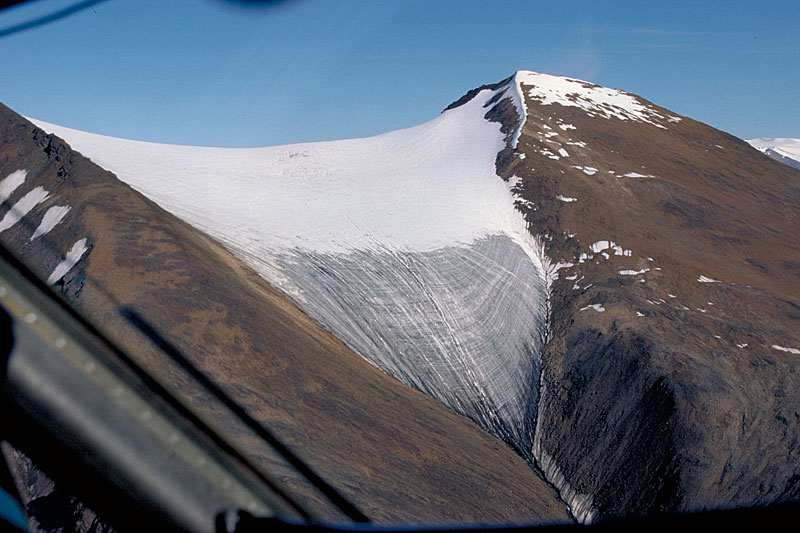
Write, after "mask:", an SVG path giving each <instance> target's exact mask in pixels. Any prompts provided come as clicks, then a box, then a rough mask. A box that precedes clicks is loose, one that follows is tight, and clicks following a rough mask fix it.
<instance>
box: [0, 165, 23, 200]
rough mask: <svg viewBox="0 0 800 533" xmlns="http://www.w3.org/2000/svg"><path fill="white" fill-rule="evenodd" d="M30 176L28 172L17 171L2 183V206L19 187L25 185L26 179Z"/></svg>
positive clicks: (0, 190)
mask: <svg viewBox="0 0 800 533" xmlns="http://www.w3.org/2000/svg"><path fill="white" fill-rule="evenodd" d="M27 175H28V171H27V170H15V171H14V172H12V173H11V174H9V175H8V176H6V177H5V178H3V181H0V204H2V203H3V202H5V201H6V200H8V199H9V198H10V197H11V195H12V194H13V193H14V191H15V190H17V187H19V186H20V185H22V184H23V183H25V177H26V176H27Z"/></svg>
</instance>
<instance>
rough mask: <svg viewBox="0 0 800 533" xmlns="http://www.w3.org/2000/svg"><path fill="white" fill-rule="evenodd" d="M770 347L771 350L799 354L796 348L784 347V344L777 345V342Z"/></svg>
mask: <svg viewBox="0 0 800 533" xmlns="http://www.w3.org/2000/svg"><path fill="white" fill-rule="evenodd" d="M772 349H773V350H780V351H782V352H789V353H792V354H794V355H800V350H798V349H797V348H786V347H785V346H778V345H777V344H773V345H772Z"/></svg>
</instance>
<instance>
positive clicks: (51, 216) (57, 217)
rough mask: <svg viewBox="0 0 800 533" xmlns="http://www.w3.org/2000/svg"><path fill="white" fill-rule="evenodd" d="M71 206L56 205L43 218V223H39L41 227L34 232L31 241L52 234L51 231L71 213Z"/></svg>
mask: <svg viewBox="0 0 800 533" xmlns="http://www.w3.org/2000/svg"><path fill="white" fill-rule="evenodd" d="M69 210H70V206H68V205H54V206H53V207H51V208H50V209H48V210H47V212H46V213H45V214H44V217H42V221H41V223H39V227H38V228H36V231H34V232H33V235H32V236H31V240H34V239H35V238H36V237H41V236H42V235H46V234H48V233H50V230H52V229H53V228H55V227H56V226H57V225H58V223H59V222H61V220H62V219H63V218H64V216H65V215H66V214H67V213H69Z"/></svg>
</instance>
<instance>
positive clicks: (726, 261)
mask: <svg viewBox="0 0 800 533" xmlns="http://www.w3.org/2000/svg"><path fill="white" fill-rule="evenodd" d="M514 81H515V82H516V83H515V87H512V88H517V89H518V90H519V94H518V95H516V96H515V97H516V98H518V97H519V96H520V95H521V96H523V97H524V104H525V113H526V119H525V123H524V125H523V127H522V129H521V132H520V134H519V138H518V144H517V146H516V149H515V151H514V154H513V155H510V156H509V157H508V158H506V159H505V160H504V161H502V162H501V165H500V167H501V168H500V172H501V174H503V175H504V176H505V177H506V178H507V179H509V180H512V181H513V182H514V184H515V191H516V192H517V193H518V195H519V206H520V209H522V210H523V211H524V213H525V216H526V219H527V221H528V223H529V225H530V227H531V228H532V229H535V231H537V232H541V233H542V234H544V235H546V236H547V240H546V243H547V253H548V254H549V255H550V257H551V258H552V259H553V260H554V261H555V262H557V263H558V266H559V267H560V268H559V270H558V279H557V280H556V281H555V282H554V283H553V285H552V292H551V309H552V316H551V325H552V334H551V337H550V340H549V342H548V343H547V345H546V346H545V349H544V352H543V354H542V361H543V367H542V374H541V375H542V379H541V384H540V398H541V399H540V403H539V408H538V419H537V428H536V440H535V443H534V455H535V456H536V457H537V460H538V461H539V464H540V465H541V466H542V468H543V469H544V470H545V471H546V472H547V475H548V478H549V479H551V480H552V481H553V482H554V483H555V484H556V485H557V486H559V488H560V489H561V493H562V495H563V496H564V497H565V499H566V500H567V501H568V502H569V503H570V505H571V508H572V510H573V513H574V514H575V515H576V516H578V517H579V518H582V519H587V520H589V519H591V518H593V517H594V518H596V517H603V516H612V515H619V514H629V513H644V512H654V511H667V510H689V509H703V508H712V507H728V506H740V505H753V504H767V503H770V502H775V501H781V500H784V499H794V498H797V497H798V489H800V486H799V485H798V480H800V476H799V474H800V450H799V449H798V436H799V433H800V425H799V424H798V422H799V421H800V402H798V394H797V392H798V390H800V389H799V388H798V387H799V386H800V383H798V368H799V367H800V350H798V349H800V336H799V335H798V331H800V327H798V326H800V307H798V306H799V305H800V296H798V295H800V293H798V291H797V287H798V286H800V241H799V240H798V238H797V235H796V228H797V227H798V223H799V222H800V210H799V209H798V205H800V203H798V200H800V173H799V172H797V171H796V170H793V169H791V168H789V167H786V166H784V165H780V164H778V163H776V162H775V161H773V160H771V159H769V158H767V157H764V156H763V155H761V154H760V153H758V152H757V151H756V150H754V149H752V148H751V147H749V146H748V145H747V144H746V143H745V142H743V141H741V140H739V139H736V138H734V137H732V136H730V135H727V134H725V133H724V132H721V131H718V130H715V129H713V128H710V127H708V126H705V125H703V124H700V123H698V122H695V121H693V120H691V119H689V118H687V117H678V116H675V115H674V114H673V113H671V112H669V111H667V110H665V109H662V108H659V107H657V106H655V105H653V104H651V103H649V102H647V101H645V100H643V99H641V98H639V97H635V96H633V95H629V94H627V93H622V92H619V91H613V90H609V89H605V88H601V87H597V86H595V85H592V84H588V83H584V82H580V81H577V80H566V79H563V78H561V79H558V80H553V79H551V78H550V77H546V76H541V75H536V74H532V73H524V72H522V73H518V74H517V75H516V77H515V79H514ZM554 87H555V88H554Z"/></svg>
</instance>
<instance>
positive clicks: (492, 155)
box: [0, 71, 800, 522]
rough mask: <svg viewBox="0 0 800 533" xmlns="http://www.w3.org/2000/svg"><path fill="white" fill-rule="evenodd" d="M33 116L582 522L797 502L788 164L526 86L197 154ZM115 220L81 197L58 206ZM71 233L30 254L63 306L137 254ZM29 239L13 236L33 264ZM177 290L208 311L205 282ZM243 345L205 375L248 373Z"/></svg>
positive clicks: (324, 397)
mask: <svg viewBox="0 0 800 533" xmlns="http://www.w3.org/2000/svg"><path fill="white" fill-rule="evenodd" d="M37 124H38V125H39V126H40V127H41V128H43V129H44V130H46V131H48V132H51V133H54V134H55V135H58V136H59V137H62V138H64V139H65V140H66V141H67V142H68V143H69V144H70V145H71V146H72V148H74V149H75V150H77V151H79V152H81V153H82V154H84V155H85V156H87V157H89V158H91V159H92V161H94V162H95V163H96V164H97V165H99V166H100V167H102V168H104V169H107V170H109V171H111V172H113V174H114V175H115V176H116V177H117V178H119V179H120V180H121V181H123V182H125V183H127V184H129V185H130V186H131V187H133V188H134V189H135V190H136V191H138V192H140V193H141V194H143V195H144V196H146V197H148V198H149V199H150V200H152V201H153V202H155V203H156V204H158V206H160V208H163V209H165V210H166V211H169V212H171V213H172V214H174V215H176V216H177V217H178V218H180V219H182V220H183V221H185V222H188V223H189V224H190V225H191V226H193V227H194V228H196V229H198V230H200V231H202V232H204V233H205V234H207V235H209V236H210V237H212V238H213V239H214V240H215V241H216V242H219V243H221V244H222V245H223V246H224V247H225V249H227V250H228V251H229V252H230V253H232V254H233V255H234V256H235V257H236V258H237V259H238V260H239V261H241V263H243V264H244V265H246V266H247V267H249V269H252V271H254V272H255V273H257V274H258V275H260V276H261V278H263V279H264V280H266V281H268V282H269V283H270V284H271V285H273V286H275V287H277V288H278V289H279V290H280V291H281V292H282V293H283V294H285V295H286V296H288V297H289V298H291V300H292V301H293V302H294V303H295V304H296V305H297V306H298V307H299V308H300V309H302V310H303V311H304V312H305V313H307V314H308V315H309V316H310V317H311V318H312V319H313V320H314V321H316V322H317V323H318V324H320V325H321V326H323V327H324V328H325V329H327V330H328V331H330V332H332V333H333V334H335V335H336V336H338V337H339V338H341V339H342V340H343V341H344V342H345V343H346V344H347V345H348V346H349V347H350V348H352V349H353V350H354V351H355V352H356V353H358V354H360V355H361V356H362V357H364V358H365V359H367V360H368V361H370V362H371V363H373V364H374V365H375V366H377V367H378V368H380V369H382V370H383V371H385V372H386V373H388V374H390V375H392V376H394V377H395V378H397V379H399V380H401V381H403V382H404V383H406V384H408V385H411V386H412V387H414V388H416V389H418V390H420V391H422V392H424V393H426V394H428V395H429V396H432V397H433V398H435V399H437V400H439V401H441V402H442V403H443V404H445V405H447V406H448V407H450V408H451V409H452V410H454V411H456V412H458V413H460V414H463V415H465V416H467V417H468V418H470V419H472V420H473V421H475V422H477V423H478V424H479V425H480V426H481V427H483V428H484V429H485V430H487V431H488V432H490V433H492V434H493V435H495V436H497V437H499V438H501V439H503V440H504V441H505V442H506V443H508V444H509V445H510V446H511V447H513V448H514V449H515V450H516V452H517V453H518V454H519V455H520V456H522V457H523V458H524V459H525V460H527V461H528V462H529V463H530V464H532V465H536V466H537V467H538V468H540V469H541V471H543V472H544V475H545V477H546V479H547V480H548V481H549V482H550V483H552V484H553V485H554V486H555V487H556V488H557V489H558V491H559V494H560V496H561V498H562V499H563V500H564V501H565V502H566V503H567V505H568V506H569V508H570V511H571V513H572V515H573V516H574V517H575V518H576V519H577V520H579V521H582V522H590V521H592V520H595V519H597V518H603V517H612V516H619V515H627V514H638V513H652V512H660V511H686V510H696V509H704V508H712V507H727V506H737V505H753V504H766V503H771V502H776V501H783V500H786V499H796V498H797V497H798V493H800V485H799V484H798V483H800V482H799V481H798V480H800V455H799V454H800V450H798V447H797V444H796V442H797V439H798V437H800V435H798V433H799V432H800V429H798V427H800V426H799V425H798V424H796V423H795V422H796V420H797V419H800V399H798V398H800V396H798V394H797V391H798V381H797V380H798V377H797V376H798V372H797V371H798V368H799V367H800V358H799V357H798V356H800V337H798V333H797V332H798V331H800V328H798V321H800V312H799V311H800V298H798V297H797V296H796V287H797V286H798V282H800V243H799V242H798V240H797V237H796V235H795V228H796V227H797V225H798V222H800V212H799V211H798V207H797V206H798V205H799V204H798V200H800V187H798V183H800V173H798V172H797V171H796V170H793V169H791V168H788V167H786V166H783V165H780V164H778V163H776V162H775V161H773V160H771V159H769V158H767V157H765V156H764V155H762V154H760V153H759V152H758V151H757V150H754V149H753V148H751V147H750V146H749V145H747V144H746V143H745V142H744V141H741V140H740V139H736V138H735V137H732V136H730V135H727V134H725V133H723V132H720V131H718V130H715V129H713V128H710V127H708V126H706V125H703V124H700V123H698V122H696V121H693V120H691V119H690V118H687V117H681V116H678V115H676V114H675V113H672V112H670V111H668V110H666V109H663V108H661V107H658V106H656V105H655V104H652V103H650V102H648V101H646V100H644V99H642V98H640V97H638V96H635V95H632V94H630V93H626V92H624V91H620V90H616V89H609V88H605V87H601V86H598V85H595V84H592V83H588V82H585V81H581V80H576V79H571V78H564V77H558V76H550V75H545V74H538V73H534V72H530V71H519V72H517V73H516V74H515V75H513V76H512V77H510V78H507V79H506V80H503V81H501V82H499V83H496V84H491V85H486V86H482V87H480V88H478V89H475V90H472V91H470V92H469V93H467V94H466V95H465V96H464V97H462V98H461V99H459V100H457V101H456V102H454V104H452V105H451V106H449V107H448V108H447V109H446V110H445V111H444V112H443V113H442V114H441V115H440V116H438V117H436V118H434V119H433V120H431V121H429V122H427V123H425V124H422V125H420V126H416V127H413V128H409V129H405V130H400V131H395V132H391V133H387V134H384V135H379V136H376V137H372V138H367V139H353V140H345V141H334V142H324V143H309V144H297V145H289V146H279V147H272V148H254V149H218V148H198V147H185V146H168V145H158V144H152V143H143V142H136V141H126V140H121V139H113V138H109V137H103V136H99V135H93V134H88V133H83V132H77V131H74V130H69V129H66V128H61V127H58V126H53V125H50V124H47V123H43V122H37ZM17 128H18V129H19V131H20V132H21V133H20V135H22V134H23V133H25V132H28V134H29V130H24V128H22V127H21V126H17ZM23 130H24V132H23ZM30 131H32V132H33V135H34V136H35V137H36V138H37V139H44V137H43V134H42V133H41V131H40V130H35V129H32V130H30ZM50 139H53V138H50ZM48 142H54V141H52V140H51V141H48ZM41 145H42V141H40V146H41ZM13 158H14V155H13V153H12V152H9V151H7V155H6V162H5V164H4V167H3V168H6V167H8V169H9V170H8V176H9V177H8V178H6V180H5V181H3V182H0V191H5V190H6V189H8V190H9V191H10V193H9V194H11V193H13V192H14V191H15V190H16V187H14V186H13V185H14V184H15V183H16V182H17V181H19V178H18V176H17V178H14V179H12V177H11V176H12V175H13V174H12V172H14V171H17V169H19V168H21V166H20V165H21V163H19V164H18V163H14V160H13ZM15 165H16V166H15ZM11 167H14V168H13V169H12V168H11ZM59 172H60V171H59ZM104 179H108V180H111V179H113V178H112V177H111V176H110V175H108V176H106V177H105V178H104ZM15 180H16V181H15ZM71 180H72V181H71V182H70V183H71V185H72V186H73V187H75V188H78V189H80V188H83V187H85V185H84V184H82V183H81V182H80V181H79V177H77V176H76V177H73V178H71ZM7 183H8V185H6V184H7ZM47 190H49V189H47ZM45 192H46V191H45ZM29 194H30V193H29ZM7 198H8V199H9V202H15V201H16V202H18V203H19V202H22V199H19V200H17V199H15V198H11V196H7V197H6V198H4V200H6V199H7ZM48 198H49V197H47V196H45V197H43V198H39V197H38V196H37V197H36V198H33V199H31V200H30V201H26V202H27V203H25V205H26V206H27V205H28V204H31V207H30V209H28V211H26V216H27V217H29V218H31V219H33V220H39V219H41V220H42V222H41V225H42V226H47V227H55V228H57V227H58V224H59V222H60V221H61V220H62V218H63V219H64V220H68V218H69V216H70V215H69V213H67V212H64V213H63V214H62V212H63V211H64V209H66V206H62V207H61V210H60V211H52V213H53V214H51V215H47V213H50V212H51V211H47V212H46V213H42V211H43V210H44V208H45V207H48V209H51V210H52V209H54V208H55V206H49V204H52V200H48ZM34 200H38V201H34ZM48 202H49V204H48ZM113 204H114V199H112V198H110V197H109V198H105V197H104V198H96V199H94V200H92V201H91V202H88V203H86V204H85V207H84V211H81V215H79V216H82V217H86V216H87V215H85V214H83V213H86V212H89V213H91V212H94V211H95V210H97V209H112V208H113V207H112V206H113ZM14 205H18V204H14ZM19 205H21V204H19ZM70 205H71V206H72V204H70ZM148 205H149V204H148ZM26 209H27V207H26ZM71 209H72V211H73V212H75V211H76V209H75V207H74V206H72V207H71ZM87 210H88V211H87ZM48 216H49V218H48ZM64 217H66V218H64ZM45 218H46V219H47V220H48V223H47V224H45V222H44V219H45ZM56 219H58V220H56ZM84 219H85V218H84ZM54 221H55V222H54ZM11 222H12V221H9V223H11ZM3 223H4V222H0V225H2V224H3ZM86 227H87V232H88V233H87V235H88V236H85V235H84V234H80V235H79V234H74V239H73V240H74V242H75V244H73V245H72V248H69V249H68V250H67V248H64V249H63V250H62V255H63V261H66V262H67V263H66V264H64V266H62V267H60V269H59V267H58V266H55V265H53V264H52V263H53V259H48V260H47V261H46V265H47V269H46V275H48V276H50V278H51V279H50V281H51V282H55V283H57V284H59V286H62V287H63V290H64V291H65V292H67V293H68V294H70V295H71V296H72V297H73V298H75V299H76V300H78V301H81V300H82V299H83V301H84V302H85V300H86V299H87V297H86V295H84V294H82V292H81V290H82V289H81V288H82V287H83V281H82V280H83V277H85V276H86V275H87V274H86V272H87V269H90V270H89V271H91V267H92V265H93V264H98V263H99V262H100V261H102V262H103V264H104V266H105V267H106V268H119V265H118V264H117V265H114V263H113V262H109V261H110V260H109V259H108V258H103V257H104V256H100V257H97V254H98V250H99V248H100V247H99V245H98V244H97V242H98V241H97V239H98V238H99V236H101V235H102V236H103V237H104V238H112V239H116V240H118V241H119V242H122V241H127V240H130V239H133V238H134V237H133V236H131V235H128V234H127V233H126V232H124V231H119V230H118V229H117V228H114V229H113V231H112V228H111V227H107V228H105V229H104V230H103V232H98V230H97V229H91V228H92V225H91V223H87V226H86ZM131 230H133V228H131ZM17 231H21V230H17ZM25 231H27V230H25ZM25 231H23V233H22V234H20V236H17V237H15V238H14V240H13V241H12V244H11V245H12V246H16V248H17V249H21V250H22V252H23V255H25V254H27V256H28V257H29V258H30V260H31V261H32V262H36V261H41V260H40V259H37V257H38V256H37V255H36V254H37V253H39V252H35V251H34V250H30V249H29V248H26V247H25V246H26V245H25V244H24V243H25V242H26V241H25V239H26V238H30V236H28V233H25ZM182 231H183V230H182ZM79 237H80V239H79ZM81 239H82V240H81ZM197 239H200V237H197ZM209 242H214V241H209ZM70 244H71V243H70ZM140 245H141V246H144V245H145V243H142V242H141V241H140ZM214 245H216V243H215V242H214ZM148 246H151V244H148ZM153 246H154V244H153ZM76 247H77V248H76ZM116 250H117V251H118V253H119V254H120V257H124V256H125V254H126V253H127V252H125V251H124V247H117V248H116ZM181 261H183V260H182V259H181V260H180V261H179V260H177V259H175V260H169V261H165V262H163V263H159V265H161V266H160V268H165V269H167V271H170V272H171V271H176V269H177V271H180V270H181V269H183V268H185V265H183V263H182V262H181ZM226 262H227V263H228V264H230V265H232V266H231V267H230V268H232V269H234V270H235V271H241V269H243V268H244V267H242V266H241V265H240V264H239V263H236V262H234V260H233V259H232V258H229V259H226ZM142 267H143V268H145V267H146V265H142ZM248 271H249V270H248ZM137 272H139V270H137ZM141 275H142V276H145V274H144V273H142V274H141ZM147 275H149V274H147ZM145 279H146V276H145ZM79 281H80V285H78V282H79ZM182 283H183V284H190V285H192V290H193V292H194V293H195V294H196V295H197V297H198V298H202V300H204V301H207V302H208V303H207V304H205V305H207V306H209V308H210V309H212V308H214V306H215V304H214V303H213V302H214V301H215V299H213V298H212V299H207V297H208V295H205V294H204V292H205V289H204V283H206V279H205V278H201V279H200V280H197V283H194V282H193V281H192V279H190V278H187V279H186V280H184V282H182ZM161 286H162V287H165V289H164V292H163V294H156V293H155V292H152V293H150V294H148V296H147V300H146V301H148V302H149V301H150V300H151V299H155V300H158V301H159V303H158V306H160V308H161V309H165V310H166V309H168V308H169V307H170V306H174V305H175V302H176V298H183V296H180V294H181V293H175V294H172V295H171V294H170V293H171V292H172V291H173V290H174V289H173V285H171V284H166V285H161ZM76 287H77V288H76ZM187 288H188V287H187ZM220 290H223V289H222V287H220ZM220 294H222V293H220ZM216 298H222V296H217V297H216ZM225 298H227V297H225ZM211 314H212V315H216V313H211ZM203 316H205V315H203ZM210 317H211V315H209V316H207V317H206V318H204V319H203V320H202V324H210V323H213V322H209V321H210V320H212V319H211V318H210ZM203 329H204V328H203V327H201V326H200V325H199V323H193V322H191V321H190V322H185V323H183V324H182V325H181V326H180V327H179V328H177V329H176V332H177V331H179V332H180V333H179V335H184V336H186V337H187V339H191V338H195V337H197V336H203V337H208V334H207V333H206V332H204V331H203ZM218 334H219V335H222V336H223V337H224V335H225V333H224V331H220V332H218ZM264 335H267V336H271V337H274V334H273V333H270V332H264ZM182 342H187V341H182ZM257 344H259V340H258V338H257V337H254V338H253V339H252V342H251V343H250V344H247V345H246V346H242V347H241V348H240V349H238V350H236V352H237V353H239V354H240V355H239V356H237V357H236V358H235V361H234V360H228V359H226V358H225V357H222V358H221V359H220V362H219V363H218V364H220V365H224V366H226V367H229V366H231V365H232V366H234V367H235V366H237V365H250V364H252V363H251V362H250V361H251V359H252V356H251V355H250V350H252V349H254V346H255V345H257ZM275 364H276V365H278V366H279V367H280V366H285V365H286V364H289V363H287V362H281V361H280V360H279V359H276V360H275ZM330 364H332V365H337V364H338V363H337V362H336V361H333V360H331V362H330ZM267 375H268V376H269V375H270V374H269V372H268V373H267ZM303 379H309V380H311V381H315V380H314V379H313V378H311V377H306V378H303ZM266 381H267V382H269V381H270V379H268V378H267V380H266ZM301 381H302V380H301ZM296 386H298V387H301V388H304V387H305V385H303V384H302V383H297V384H296ZM278 390H281V389H278ZM323 390H324V388H323ZM337 394H338V392H335V391H328V392H326V393H324V394H320V395H319V396H318V398H317V399H316V400H315V402H319V405H320V407H319V408H320V409H321V410H322V411H324V412H328V411H329V410H330V407H329V406H330V405H339V402H342V401H344V402H345V403H347V402H346V400H345V399H344V397H343V396H338V395H337ZM265 401H267V402H274V401H276V400H275V399H267V400H265ZM387 409H389V410H391V409H392V408H391V407H389V405H388V404H387ZM342 416H345V417H347V416H351V415H349V414H345V413H342ZM390 418H391V416H390ZM793 421H794V422H793ZM292 438H293V439H295V440H297V441H298V442H299V444H298V445H299V446H300V447H303V446H304V444H303V439H302V438H301V437H300V436H298V435H293V436H292ZM305 446H308V444H305ZM765 451H767V453H764V452H765ZM333 477H334V478H336V476H335V475H334V476H333ZM348 479H349V480H350V481H348V483H356V485H354V486H357V485H358V482H357V481H354V480H352V479H351V478H348ZM347 486H349V485H346V486H345V489H344V490H345V491H346V492H347ZM354 497H355V498H357V499H358V497H359V496H357V495H354ZM374 505H377V504H374Z"/></svg>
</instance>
